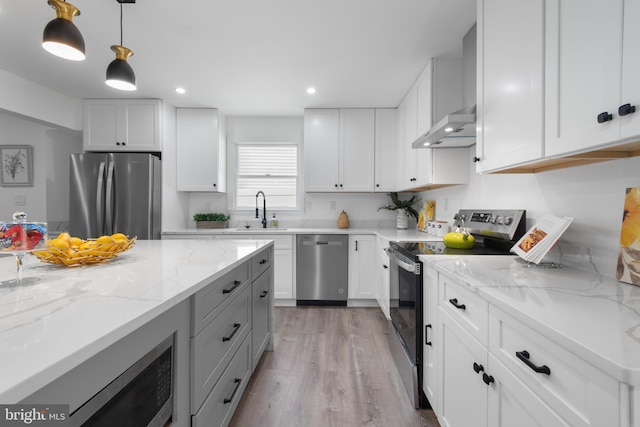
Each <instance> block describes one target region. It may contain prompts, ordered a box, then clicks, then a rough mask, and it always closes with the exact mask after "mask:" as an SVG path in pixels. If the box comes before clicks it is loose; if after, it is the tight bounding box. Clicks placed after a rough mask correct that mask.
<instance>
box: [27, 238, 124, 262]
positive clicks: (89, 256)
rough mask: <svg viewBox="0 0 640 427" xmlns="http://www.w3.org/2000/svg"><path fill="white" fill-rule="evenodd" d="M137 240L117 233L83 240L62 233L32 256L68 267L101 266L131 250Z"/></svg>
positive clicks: (33, 252)
mask: <svg viewBox="0 0 640 427" xmlns="http://www.w3.org/2000/svg"><path fill="white" fill-rule="evenodd" d="M136 239H137V238H136V237H135V236H134V237H132V238H130V239H129V238H127V236H125V235H124V234H121V233H116V234H112V235H111V236H100V237H98V238H97V239H87V240H83V239H80V238H78V237H71V236H69V234H68V233H61V234H60V235H59V236H58V237H56V238H55V239H51V240H48V241H47V243H46V247H45V248H43V249H39V250H35V251H31V254H32V255H34V256H35V257H36V258H38V259H39V260H40V261H42V262H45V263H49V264H58V265H64V266H66V267H74V266H79V265H91V264H99V263H102V262H105V261H108V260H110V259H112V258H115V257H116V256H118V255H119V254H121V253H122V252H124V251H126V250H128V249H130V248H131V247H132V246H133V245H134V244H135V242H136Z"/></svg>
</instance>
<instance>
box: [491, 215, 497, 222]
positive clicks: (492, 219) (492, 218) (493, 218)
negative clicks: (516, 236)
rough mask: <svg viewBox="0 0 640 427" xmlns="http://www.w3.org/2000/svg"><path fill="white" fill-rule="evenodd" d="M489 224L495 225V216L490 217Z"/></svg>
mask: <svg viewBox="0 0 640 427" xmlns="http://www.w3.org/2000/svg"><path fill="white" fill-rule="evenodd" d="M490 222H491V224H495V223H496V216H495V215H491V221H490Z"/></svg>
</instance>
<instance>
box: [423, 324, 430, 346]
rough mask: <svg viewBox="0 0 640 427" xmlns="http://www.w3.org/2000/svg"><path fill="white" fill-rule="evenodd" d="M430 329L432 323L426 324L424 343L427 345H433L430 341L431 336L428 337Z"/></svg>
mask: <svg viewBox="0 0 640 427" xmlns="http://www.w3.org/2000/svg"><path fill="white" fill-rule="evenodd" d="M429 329H431V324H429V325H424V343H425V345H431V341H429V338H427V337H428V336H429V332H428V331H429Z"/></svg>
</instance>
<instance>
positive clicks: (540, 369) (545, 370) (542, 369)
mask: <svg viewBox="0 0 640 427" xmlns="http://www.w3.org/2000/svg"><path fill="white" fill-rule="evenodd" d="M516 357H517V358H518V359H520V360H522V361H523V362H524V364H525V365H527V366H528V367H530V368H531V369H532V370H534V371H535V372H537V373H539V374H547V375H551V369H549V367H548V366H547V365H542V366H536V365H534V364H533V362H531V360H529V352H528V351H527V350H522V351H516Z"/></svg>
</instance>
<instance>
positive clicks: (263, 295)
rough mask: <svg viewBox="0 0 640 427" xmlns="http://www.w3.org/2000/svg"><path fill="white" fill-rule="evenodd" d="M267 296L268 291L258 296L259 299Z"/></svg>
mask: <svg viewBox="0 0 640 427" xmlns="http://www.w3.org/2000/svg"><path fill="white" fill-rule="evenodd" d="M267 295H269V291H262V293H261V294H260V298H264V297H266V296H267Z"/></svg>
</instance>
